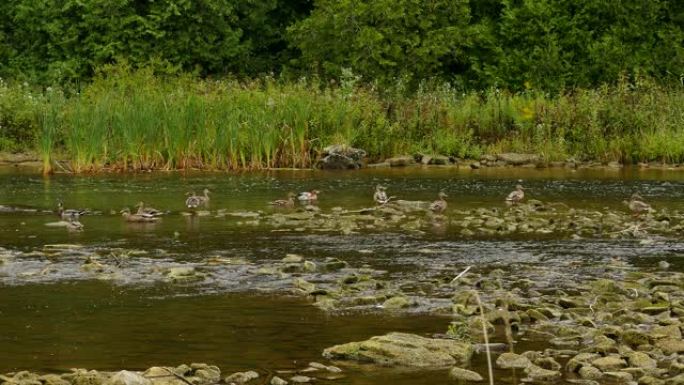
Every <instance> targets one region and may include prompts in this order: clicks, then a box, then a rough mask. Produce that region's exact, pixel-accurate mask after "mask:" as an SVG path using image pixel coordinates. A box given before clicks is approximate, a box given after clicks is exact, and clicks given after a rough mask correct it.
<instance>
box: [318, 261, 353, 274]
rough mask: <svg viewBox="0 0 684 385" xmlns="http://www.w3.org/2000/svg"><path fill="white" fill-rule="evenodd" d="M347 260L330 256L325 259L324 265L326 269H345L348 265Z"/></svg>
mask: <svg viewBox="0 0 684 385" xmlns="http://www.w3.org/2000/svg"><path fill="white" fill-rule="evenodd" d="M347 265H348V264H347V262H345V261H342V260H340V259H337V258H329V259H326V260H325V263H324V264H323V267H324V268H325V270H326V271H329V272H330V271H337V270H340V269H344V268H345V267H347Z"/></svg>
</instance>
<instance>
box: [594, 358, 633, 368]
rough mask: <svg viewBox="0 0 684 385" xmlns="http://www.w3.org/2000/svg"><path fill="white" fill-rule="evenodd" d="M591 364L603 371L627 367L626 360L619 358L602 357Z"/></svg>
mask: <svg viewBox="0 0 684 385" xmlns="http://www.w3.org/2000/svg"><path fill="white" fill-rule="evenodd" d="M591 364H592V365H594V366H596V367H597V368H599V369H600V370H601V371H604V372H605V371H607V370H618V369H621V368H624V367H625V366H627V363H626V362H625V360H623V359H622V358H620V357H617V356H608V357H601V358H597V359H595V360H593V361H591Z"/></svg>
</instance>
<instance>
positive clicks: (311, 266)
mask: <svg viewBox="0 0 684 385" xmlns="http://www.w3.org/2000/svg"><path fill="white" fill-rule="evenodd" d="M317 268H318V266H316V264H315V263H314V262H311V261H304V266H302V270H303V271H304V272H307V273H314V272H316V269H317Z"/></svg>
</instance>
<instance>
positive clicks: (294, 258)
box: [280, 254, 304, 263]
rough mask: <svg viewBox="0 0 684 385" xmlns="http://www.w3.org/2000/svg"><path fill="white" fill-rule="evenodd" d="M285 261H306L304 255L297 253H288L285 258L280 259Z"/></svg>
mask: <svg viewBox="0 0 684 385" xmlns="http://www.w3.org/2000/svg"><path fill="white" fill-rule="evenodd" d="M280 261H281V262H283V263H302V262H304V257H302V256H301V255H297V254H287V255H286V256H285V258H283V259H281V260H280Z"/></svg>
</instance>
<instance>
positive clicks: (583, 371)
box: [577, 365, 603, 380]
mask: <svg viewBox="0 0 684 385" xmlns="http://www.w3.org/2000/svg"><path fill="white" fill-rule="evenodd" d="M577 373H578V374H579V376H580V377H581V378H584V379H585V380H600V379H601V377H603V372H602V371H600V370H598V369H597V368H596V367H595V366H591V365H584V366H582V367H581V368H580V370H579V371H578V372H577Z"/></svg>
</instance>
